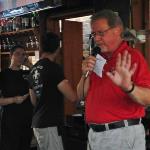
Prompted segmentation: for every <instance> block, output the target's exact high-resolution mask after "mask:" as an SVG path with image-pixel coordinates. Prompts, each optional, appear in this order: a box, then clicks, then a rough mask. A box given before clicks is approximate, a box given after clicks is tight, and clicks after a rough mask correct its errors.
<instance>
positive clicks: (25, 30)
mask: <svg viewBox="0 0 150 150" xmlns="http://www.w3.org/2000/svg"><path fill="white" fill-rule="evenodd" d="M37 29H38V27H35V28H28V29H22V30H18V31H11V32H2V33H0V36H3V35H15V34H20V33H25V32H34V31H36V30H37Z"/></svg>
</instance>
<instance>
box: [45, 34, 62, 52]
mask: <svg viewBox="0 0 150 150" xmlns="http://www.w3.org/2000/svg"><path fill="white" fill-rule="evenodd" d="M59 46H60V38H59V36H58V35H57V34H55V33H53V32H48V33H46V34H45V35H44V36H43V37H42V52H49V53H54V52H55V51H56V50H57V49H58V47H59Z"/></svg>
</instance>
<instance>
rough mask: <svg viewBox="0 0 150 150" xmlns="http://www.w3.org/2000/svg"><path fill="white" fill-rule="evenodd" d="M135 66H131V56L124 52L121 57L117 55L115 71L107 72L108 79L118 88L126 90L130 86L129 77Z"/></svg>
mask: <svg viewBox="0 0 150 150" xmlns="http://www.w3.org/2000/svg"><path fill="white" fill-rule="evenodd" d="M136 66H137V64H133V65H131V55H130V54H129V53H128V51H125V52H124V53H123V55H121V54H120V53H119V54H118V57H117V60H116V66H115V70H114V71H112V72H107V75H108V77H109V78H110V79H111V80H112V81H113V82H114V83H115V84H116V85H118V86H119V87H121V88H122V89H124V90H128V88H129V87H130V85H131V84H132V80H131V77H132V75H133V74H134V72H135V70H136Z"/></svg>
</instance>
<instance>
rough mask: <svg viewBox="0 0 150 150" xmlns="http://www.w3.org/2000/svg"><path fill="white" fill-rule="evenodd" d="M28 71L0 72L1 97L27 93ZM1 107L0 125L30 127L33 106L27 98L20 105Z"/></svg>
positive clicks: (9, 70)
mask: <svg viewBox="0 0 150 150" xmlns="http://www.w3.org/2000/svg"><path fill="white" fill-rule="evenodd" d="M28 75H29V71H25V70H12V69H9V68H8V69H5V70H3V71H1V72H0V90H1V95H2V96H3V97H14V96H22V95H24V94H27V93H29V83H28ZM2 107H3V116H2V123H3V124H4V125H5V124H6V125H7V126H9V125H10V126H20V125H24V126H31V120H32V113H33V112H32V109H33V106H32V104H31V101H30V97H28V98H27V99H26V100H25V101H24V102H23V103H21V104H8V105H6V106H2Z"/></svg>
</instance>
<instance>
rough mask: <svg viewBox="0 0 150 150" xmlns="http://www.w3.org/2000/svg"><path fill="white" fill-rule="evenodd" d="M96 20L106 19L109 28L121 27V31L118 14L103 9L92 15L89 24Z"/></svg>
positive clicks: (121, 23)
mask: <svg viewBox="0 0 150 150" xmlns="http://www.w3.org/2000/svg"><path fill="white" fill-rule="evenodd" d="M98 19H106V20H107V21H108V25H109V26H110V27H116V26H121V27H122V29H123V27H124V25H123V22H122V20H121V18H120V16H119V15H118V13H117V12H114V11H112V10H109V9H104V10H102V11H99V12H97V13H95V14H93V15H92V17H91V24H92V23H93V22H95V21H96V20H98Z"/></svg>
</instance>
